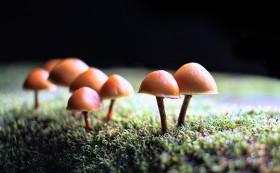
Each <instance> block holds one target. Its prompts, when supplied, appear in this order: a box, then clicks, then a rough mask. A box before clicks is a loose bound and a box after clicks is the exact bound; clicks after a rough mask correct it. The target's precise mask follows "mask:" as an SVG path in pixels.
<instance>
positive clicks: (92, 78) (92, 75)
mask: <svg viewBox="0 0 280 173" xmlns="http://www.w3.org/2000/svg"><path fill="white" fill-rule="evenodd" d="M107 79H108V76H107V75H106V74H105V73H103V72H102V71H101V70H99V69H97V68H93V67H90V68H89V69H88V70H87V71H85V72H83V73H82V74H80V75H79V76H78V77H77V78H76V79H74V81H73V82H72V83H71V85H70V92H74V91H75V90H77V89H79V88H81V87H84V86H86V87H89V88H92V89H94V90H95V91H96V92H99V90H100V89H101V87H102V85H103V84H104V83H105V82H106V80H107Z"/></svg>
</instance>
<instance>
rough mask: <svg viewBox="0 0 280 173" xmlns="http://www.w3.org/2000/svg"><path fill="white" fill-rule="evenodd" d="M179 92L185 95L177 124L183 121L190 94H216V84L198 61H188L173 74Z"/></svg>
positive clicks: (182, 123) (180, 124)
mask: <svg viewBox="0 0 280 173" xmlns="http://www.w3.org/2000/svg"><path fill="white" fill-rule="evenodd" d="M174 78H175V79H176V81H177V83H178V85H179V88H180V93H181V94H183V95H185V98H184V101H183V104H182V107H181V111H180V115H179V118H178V125H179V126H182V125H184V122H185V115H186V111H187V108H188V105H189V102H190V99H191V97H192V95H203V94H218V90H217V85H216V82H215V80H214V78H213V77H212V75H211V74H210V73H209V72H208V71H207V70H206V69H205V68H204V67H203V66H201V65H200V64H198V63H188V64H185V65H183V66H182V67H180V68H179V69H178V70H177V71H176V73H175V74H174Z"/></svg>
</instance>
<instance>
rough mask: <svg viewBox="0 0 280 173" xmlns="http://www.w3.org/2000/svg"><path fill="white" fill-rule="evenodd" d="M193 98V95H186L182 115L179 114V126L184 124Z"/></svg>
mask: <svg viewBox="0 0 280 173" xmlns="http://www.w3.org/2000/svg"><path fill="white" fill-rule="evenodd" d="M191 98H192V95H185V98H184V102H183V104H182V107H181V111H180V115H179V118H178V125H179V126H183V125H184V122H185V116H186V112H187V109H188V106H189V103H190V100H191Z"/></svg>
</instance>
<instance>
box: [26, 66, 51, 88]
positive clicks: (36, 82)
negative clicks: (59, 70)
mask: <svg viewBox="0 0 280 173" xmlns="http://www.w3.org/2000/svg"><path fill="white" fill-rule="evenodd" d="M48 77H49V72H48V71H47V70H45V69H42V68H35V69H34V70H32V71H31V72H30V73H29V74H28V76H27V78H26V79H25V81H24V84H23V89H28V90H55V89H56V86H55V85H54V84H52V83H51V82H50V81H48Z"/></svg>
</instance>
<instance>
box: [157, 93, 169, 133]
mask: <svg viewBox="0 0 280 173" xmlns="http://www.w3.org/2000/svg"><path fill="white" fill-rule="evenodd" d="M156 98H157V104H158V110H159V114H160V120H161V130H162V133H163V134H164V133H166V132H167V130H168V127H167V122H166V114H165V110H164V103H163V97H156Z"/></svg>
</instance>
